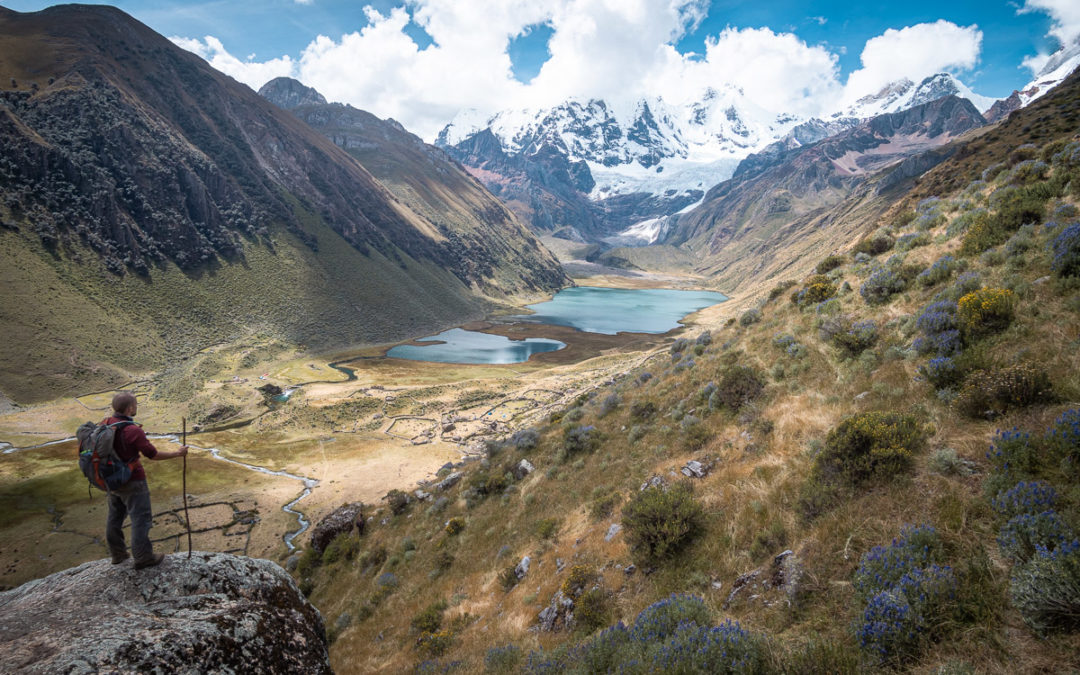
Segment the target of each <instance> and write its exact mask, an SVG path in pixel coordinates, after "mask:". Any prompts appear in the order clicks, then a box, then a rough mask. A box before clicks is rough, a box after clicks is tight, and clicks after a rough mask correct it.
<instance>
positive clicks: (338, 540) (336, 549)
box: [322, 532, 360, 565]
mask: <svg viewBox="0 0 1080 675" xmlns="http://www.w3.org/2000/svg"><path fill="white" fill-rule="evenodd" d="M359 552H360V538H359V537H356V536H354V535H353V534H352V533H351V532H342V533H341V534H339V535H338V536H336V537H334V538H333V539H332V540H331V541H330V543H329V544H327V545H326V550H325V551H323V554H322V561H323V564H324V565H332V564H333V563H336V562H337V561H338V560H342V559H345V560H352V559H353V558H355V557H356V554H357V553H359Z"/></svg>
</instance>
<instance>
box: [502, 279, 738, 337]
mask: <svg viewBox="0 0 1080 675" xmlns="http://www.w3.org/2000/svg"><path fill="white" fill-rule="evenodd" d="M725 300H727V296H726V295H724V294H723V293H714V292H712V291H673V290H670V289H666V288H646V289H640V290H629V289H623V288H593V287H589V286H579V287H577V288H567V289H566V290H563V291H559V293H557V294H556V295H555V297H554V298H552V299H551V300H549V301H548V302H538V303H536V304H535V305H527V307H528V308H529V309H531V310H532V311H533V312H535V313H534V314H529V315H527V316H516V317H511V318H512V319H516V320H518V321H521V322H531V323H550V324H555V325H556V326H570V327H572V328H577V329H578V330H583V331H586V332H588V333H603V334H605V335H614V334H616V333H624V332H625V333H666V332H668V331H669V330H671V329H673V328H678V327H679V321H680V320H681V319H682V318H683V317H684V316H686V315H687V314H691V313H693V312H696V311H698V310H699V309H704V308H706V307H710V306H712V305H715V304H717V303H719V302H723V301H725Z"/></svg>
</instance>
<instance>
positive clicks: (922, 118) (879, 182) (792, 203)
mask: <svg viewBox="0 0 1080 675" xmlns="http://www.w3.org/2000/svg"><path fill="white" fill-rule="evenodd" d="M984 123H985V122H984V120H983V117H982V116H981V115H980V114H979V112H978V110H976V109H975V107H974V106H973V105H972V104H971V102H970V101H967V100H965V99H960V98H957V97H955V96H948V97H945V98H942V99H938V100H936V101H933V102H931V103H926V104H923V105H921V106H918V107H915V108H912V109H910V110H905V111H903V112H899V113H891V114H886V115H881V116H878V117H875V118H873V119H871V120H868V121H866V122H863V123H861V124H859V125H858V126H856V127H854V128H852V129H849V130H848V131H844V132H842V133H839V134H837V135H835V136H831V137H829V138H827V139H825V140H822V141H819V142H817V143H815V144H811V145H809V146H803V147H797V148H794V149H792V150H787V151H782V152H778V153H774V154H771V155H768V156H765V157H762V158H750V159H748V160H747V161H748V162H750V164H751V166H750V168H747V169H746V170H742V169H740V175H739V177H737V178H733V179H731V180H728V181H725V182H723V183H721V184H719V185H717V186H716V187H715V188H713V189H712V190H710V191H709V193H708V194H707V195H706V196H705V199H704V200H703V202H702V204H701V205H700V206H698V207H697V208H695V209H694V210H692V211H689V212H687V213H684V214H679V215H676V216H673V217H671V218H669V219H668V220H667V222H666V223H665V226H664V229H665V232H666V234H665V236H663V237H661V239H660V241H661V242H662V243H665V244H669V245H681V246H683V247H684V248H687V249H689V250H691V251H692V252H694V253H696V254H697V255H698V256H700V258H701V260H702V261H703V262H702V263H701V264H699V266H698V269H699V271H708V273H710V274H711V275H716V277H717V278H718V279H719V280H720V281H722V282H724V283H726V284H730V286H726V287H728V288H736V287H739V286H740V285H742V284H746V283H753V282H760V279H761V276H760V275H762V274H763V273H766V274H775V273H776V272H777V271H778V270H782V269H784V267H785V266H786V265H789V264H792V263H793V262H794V261H796V260H797V259H798V258H799V257H800V256H801V255H803V254H805V253H807V252H808V251H809V250H813V249H812V248H804V247H817V246H821V245H822V244H823V243H824V242H827V241H828V240H829V239H832V240H833V241H844V240H846V239H850V237H851V234H852V231H851V230H850V229H849V230H846V231H845V230H838V229H835V228H837V227H839V226H841V224H846V226H847V227H852V224H853V223H854V222H856V219H853V218H852V217H851V214H845V213H843V211H841V212H837V211H836V210H835V209H844V210H849V209H852V208H856V206H857V205H862V207H865V208H869V209H871V210H870V211H868V212H866V213H861V214H860V215H859V218H858V219H857V220H861V221H865V220H868V219H872V218H873V217H874V215H873V214H874V212H875V210H880V208H881V206H880V204H881V202H880V201H878V202H875V200H874V199H873V198H874V196H875V194H876V193H877V192H878V191H880V190H885V189H888V188H889V187H891V186H892V185H893V184H894V183H895V182H896V181H899V180H901V178H905V179H907V178H911V177H913V176H914V175H918V174H921V173H923V172H925V171H926V170H928V169H929V168H931V167H932V166H933V165H934V164H935V163H937V162H940V161H941V160H942V159H944V157H945V155H944V154H926V153H927V151H928V150H932V149H934V148H938V147H940V146H943V145H945V144H947V143H948V142H950V141H951V140H953V139H955V138H957V137H958V136H960V135H962V134H964V133H965V132H968V131H970V130H972V129H977V128H979V127H981V126H983V125H984ZM906 158H919V159H918V160H917V161H916V160H914V159H913V160H912V165H911V166H908V167H905V166H904V165H903V161H904V160H905V159H906ZM896 164H899V165H900V166H899V167H898V168H897V170H896V171H894V173H897V175H896V176H893V177H891V178H890V177H885V178H878V179H876V180H875V181H874V187H873V188H872V189H869V188H868V189H864V190H861V191H860V190H857V188H859V187H860V186H861V185H862V184H863V183H865V182H866V181H867V179H868V178H870V177H871V176H873V175H874V174H875V173H876V172H879V171H881V170H882V169H884V168H886V167H889V166H892V165H896ZM912 171H914V173H912ZM909 174H910V175H909ZM860 195H862V196H864V197H865V198H866V200H865V202H864V201H862V200H860V199H859V196H860ZM873 204H879V205H878V206H873ZM839 205H842V206H839ZM841 215H843V216H844V217H841ZM777 251H784V254H783V255H777V253H776V252H777Z"/></svg>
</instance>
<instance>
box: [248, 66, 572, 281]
mask: <svg viewBox="0 0 1080 675" xmlns="http://www.w3.org/2000/svg"><path fill="white" fill-rule="evenodd" d="M259 94H260V95H261V96H263V97H265V98H266V99H267V100H269V101H270V102H272V103H274V104H276V105H278V106H281V107H283V108H287V109H289V110H290V111H291V112H292V113H293V115H295V116H296V117H297V118H299V119H301V120H303V121H304V122H305V123H306V124H308V125H309V126H310V127H311V128H313V129H315V130H316V131H318V132H320V133H321V134H323V135H324V136H326V137H327V138H329V139H330V140H331V141H332V142H333V143H334V145H336V146H337V147H339V148H341V149H342V150H344V151H345V152H347V153H349V154H350V155H351V156H352V157H354V158H355V159H356V160H358V161H359V162H360V164H361V165H363V166H364V168H365V169H367V170H368V171H369V172H371V174H372V175H374V176H375V177H376V178H377V179H378V180H379V182H380V183H381V184H382V185H383V186H385V187H386V188H387V189H389V190H390V192H391V193H392V194H393V195H394V197H396V198H397V199H398V200H399V201H400V202H401V203H403V204H405V205H406V206H408V207H409V209H410V210H412V211H413V212H415V213H417V214H419V215H421V216H422V217H424V218H425V219H427V220H428V221H430V222H432V223H434V224H435V225H436V226H437V227H438V229H439V234H440V235H441V236H442V237H445V238H446V243H445V244H444V246H445V247H446V248H448V249H450V250H452V251H453V252H454V253H455V255H453V256H451V257H450V258H449V259H448V260H447V265H448V266H449V268H450V269H451V270H453V271H454V273H455V274H456V275H458V276H459V277H461V278H467V279H470V280H472V281H473V283H474V284H476V285H477V286H478V287H479V288H480V289H481V290H483V291H484V292H487V293H490V294H492V295H496V296H497V295H498V294H499V289H500V288H514V287H515V286H516V285H519V284H520V280H519V279H518V276H519V275H520V274H521V271H522V270H525V271H527V273H528V275H529V276H530V277H532V278H533V279H535V280H536V281H537V284H538V287H537V289H535V290H540V289H551V288H558V287H560V286H562V285H564V284H566V283H568V280H567V279H566V278H565V277H564V276H563V274H562V270H561V268H560V267H559V266H558V264H557V263H556V262H555V260H554V258H552V256H551V255H550V254H549V253H548V252H547V251H546V250H545V249H544V248H543V247H542V246H537V245H536V243H535V240H534V239H533V236H532V235H531V234H530V233H529V231H528V230H527V228H525V227H524V226H523V225H522V224H521V223H520V222H519V221H518V219H517V218H516V217H515V216H514V214H513V213H512V212H511V211H510V210H509V209H508V208H507V207H506V206H504V205H503V203H502V202H500V201H499V200H498V199H497V198H495V197H494V196H493V195H492V194H491V193H490V192H489V191H488V190H487V189H485V188H484V186H483V185H481V183H480V182H479V181H478V180H476V179H475V178H473V177H472V176H470V175H469V174H468V173H466V171H465V170H464V168H463V167H462V166H461V165H460V164H458V163H457V162H455V161H454V160H453V159H451V158H450V157H449V156H448V155H447V154H446V152H444V151H443V150H441V149H439V148H437V147H435V146H433V145H428V144H427V143H424V142H423V141H422V140H421V139H420V138H419V137H417V136H416V135H414V134H411V133H409V132H408V131H407V130H406V129H405V128H404V127H402V126H401V124H399V123H398V122H396V121H394V120H389V119H388V120H382V119H379V118H378V117H376V116H374V115H372V114H371V113H369V112H366V111H364V110H358V109H356V108H353V107H352V106H349V105H342V104H340V103H329V104H328V103H326V100H325V99H324V98H323V97H322V95H321V94H319V92H317V91H315V90H314V89H312V88H310V87H306V86H304V85H303V84H301V83H300V82H297V81H296V80H292V79H289V78H277V79H275V80H272V81H270V82H269V83H267V84H266V85H265V86H264V87H262V88H261V89H260V90H259Z"/></svg>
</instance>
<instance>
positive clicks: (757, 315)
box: [739, 307, 761, 327]
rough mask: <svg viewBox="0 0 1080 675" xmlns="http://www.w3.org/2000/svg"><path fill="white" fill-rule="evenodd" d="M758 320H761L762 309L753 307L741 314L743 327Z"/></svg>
mask: <svg viewBox="0 0 1080 675" xmlns="http://www.w3.org/2000/svg"><path fill="white" fill-rule="evenodd" d="M758 321H761V310H760V309H757V308H755V307H751V308H750V309H748V310H746V311H745V312H743V313H742V314H740V315H739V325H740V326H743V327H745V326H749V325H751V324H755V323H757V322H758Z"/></svg>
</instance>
